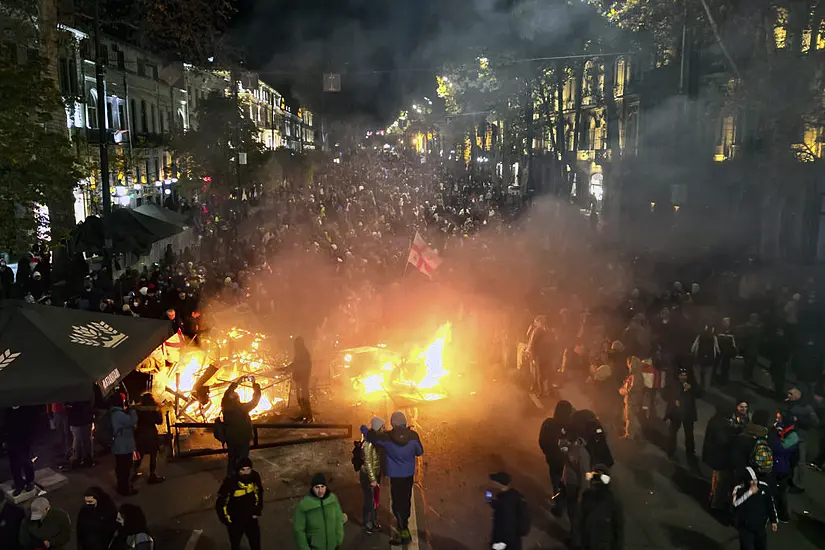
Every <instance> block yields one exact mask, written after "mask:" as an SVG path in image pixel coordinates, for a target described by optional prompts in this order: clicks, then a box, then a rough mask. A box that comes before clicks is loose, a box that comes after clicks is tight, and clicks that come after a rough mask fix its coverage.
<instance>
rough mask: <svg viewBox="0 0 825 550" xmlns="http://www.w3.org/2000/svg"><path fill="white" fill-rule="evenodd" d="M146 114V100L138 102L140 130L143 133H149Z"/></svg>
mask: <svg viewBox="0 0 825 550" xmlns="http://www.w3.org/2000/svg"><path fill="white" fill-rule="evenodd" d="M147 118H148V117H147V113H146V100H145V99H141V100H140V129H141V131H142V132H143V133H146V132H148V131H149V122H148V120H147Z"/></svg>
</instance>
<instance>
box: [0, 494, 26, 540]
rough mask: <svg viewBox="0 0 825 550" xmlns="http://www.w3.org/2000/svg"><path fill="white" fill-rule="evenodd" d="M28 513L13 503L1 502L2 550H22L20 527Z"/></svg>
mask: <svg viewBox="0 0 825 550" xmlns="http://www.w3.org/2000/svg"><path fill="white" fill-rule="evenodd" d="M25 517H26V513H25V512H24V511H23V509H22V508H20V507H19V506H16V505H14V504H12V503H11V502H5V501H3V502H0V548H2V549H3V550H17V549H18V548H20V540H19V538H20V525H21V524H22V523H23V519H24V518H25Z"/></svg>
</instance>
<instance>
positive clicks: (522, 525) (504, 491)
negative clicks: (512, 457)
mask: <svg viewBox="0 0 825 550" xmlns="http://www.w3.org/2000/svg"><path fill="white" fill-rule="evenodd" d="M490 481H492V482H493V483H494V485H495V487H494V489H493V490H492V491H489V492H488V493H487V500H488V502H489V503H490V507H492V509H493V533H492V536H491V537H490V538H491V541H492V547H493V548H496V547H501V546H499V545H502V544H503V545H504V546H503V547H502V548H506V549H507V550H521V548H522V544H521V539H522V538H524V537H526V536H527V535H528V534H529V533H530V511H529V510H528V509H527V501H525V500H524V497H523V496H522V494H521V493H520V492H518V491H517V490H516V489H513V488H512V487H511V486H510V484H511V483H512V478H511V477H510V474H508V473H507V472H496V473H494V474H490Z"/></svg>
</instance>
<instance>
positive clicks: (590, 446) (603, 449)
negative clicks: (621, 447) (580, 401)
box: [572, 409, 613, 468]
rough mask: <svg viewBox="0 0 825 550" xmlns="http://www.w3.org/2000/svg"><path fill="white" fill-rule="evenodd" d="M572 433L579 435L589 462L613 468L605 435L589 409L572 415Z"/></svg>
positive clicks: (597, 419) (598, 421)
mask: <svg viewBox="0 0 825 550" xmlns="http://www.w3.org/2000/svg"><path fill="white" fill-rule="evenodd" d="M572 426H573V428H572V429H573V431H574V432H575V433H578V434H581V437H582V439H584V442H585V445H586V446H587V452H588V453H590V462H592V463H594V464H602V465H604V466H607V467H608V468H610V467H612V466H613V452H612V451H611V450H610V445H609V444H608V442H607V434H606V433H605V431H604V427H603V426H602V423H601V421H600V420H599V418H598V417H597V416H596V414H595V413H594V412H593V411H591V410H589V409H582V410H579V411H576V412H574V413H573V418H572Z"/></svg>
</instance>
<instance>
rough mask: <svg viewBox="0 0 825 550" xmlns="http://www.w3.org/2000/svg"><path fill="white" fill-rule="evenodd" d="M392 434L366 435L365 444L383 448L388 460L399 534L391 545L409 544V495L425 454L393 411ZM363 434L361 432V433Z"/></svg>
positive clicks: (391, 420) (418, 441)
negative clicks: (418, 462)
mask: <svg viewBox="0 0 825 550" xmlns="http://www.w3.org/2000/svg"><path fill="white" fill-rule="evenodd" d="M390 424H391V425H392V430H390V431H389V432H387V433H386V434H370V433H369V432H367V433H366V437H367V441H369V442H370V443H373V444H375V445H378V446H379V447H383V448H384V451H385V452H386V457H387V476H388V477H389V478H390V497H391V500H392V513H393V515H394V516H395V520H396V522H397V525H398V534H397V537H396V538H393V540H392V541H391V542H392V543H393V544H396V545H398V544H401V545H403V544H409V543H410V541H411V540H412V536H411V534H410V529H409V525H408V522H409V519H410V509H411V507H412V491H413V484H414V483H415V461H416V458H417V457H419V456H422V455H423V454H424V447H423V446H422V445H421V439H419V437H418V434H417V433H416V432H415V431H413V430H411V429H410V428H408V427H407V417H406V416H404V413H402V412H401V411H395V412H394V413H392V416H391V417H390ZM363 432H364V430H363V428H362V433H363Z"/></svg>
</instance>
